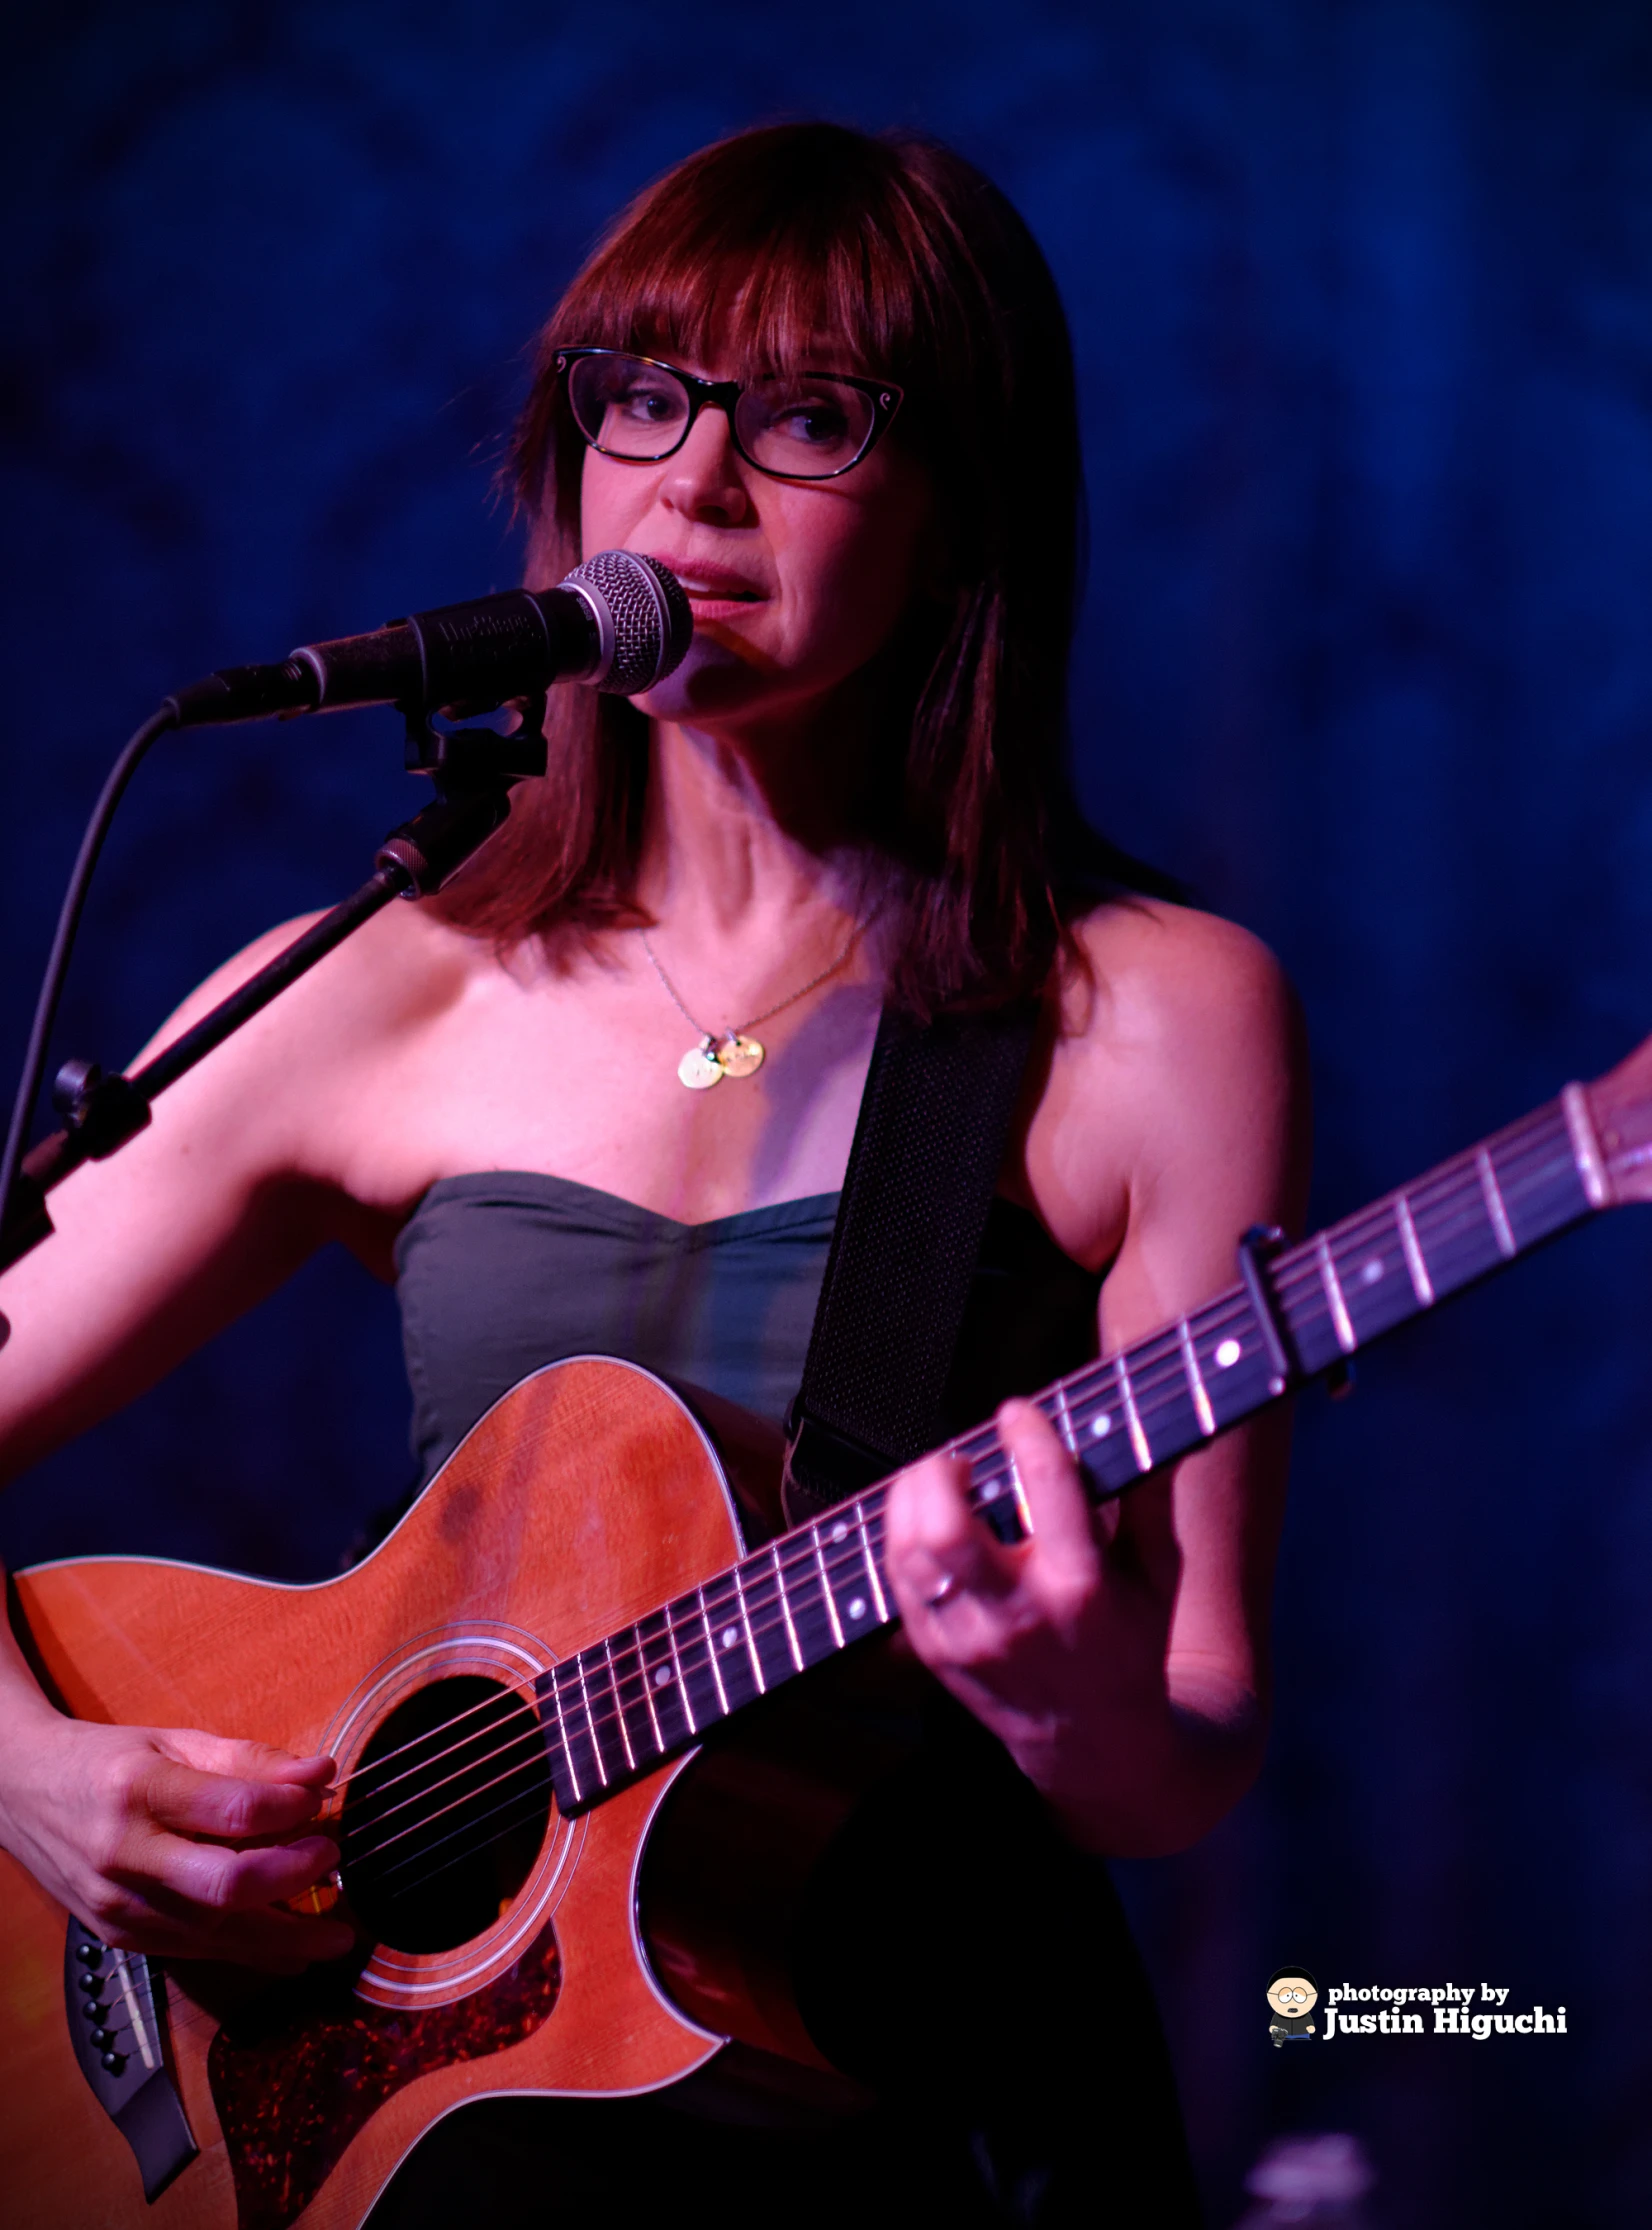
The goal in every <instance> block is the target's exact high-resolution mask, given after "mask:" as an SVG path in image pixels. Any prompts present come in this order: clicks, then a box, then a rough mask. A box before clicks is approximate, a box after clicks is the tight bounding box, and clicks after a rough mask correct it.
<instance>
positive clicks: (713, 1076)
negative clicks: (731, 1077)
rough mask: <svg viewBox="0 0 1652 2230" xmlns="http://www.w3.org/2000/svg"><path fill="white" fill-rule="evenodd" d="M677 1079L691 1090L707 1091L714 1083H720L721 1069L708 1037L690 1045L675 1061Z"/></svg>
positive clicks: (721, 1079) (721, 1078) (721, 1077)
mask: <svg viewBox="0 0 1652 2230" xmlns="http://www.w3.org/2000/svg"><path fill="white" fill-rule="evenodd" d="M677 1081H678V1083H679V1084H686V1085H687V1086H688V1088H689V1090H690V1091H691V1092H709V1091H710V1089H711V1087H712V1086H713V1085H714V1084H721V1083H722V1081H723V1071H722V1067H721V1064H720V1063H719V1062H718V1059H717V1056H716V1054H715V1053H714V1052H713V1050H712V1045H711V1040H710V1038H702V1039H701V1040H700V1042H699V1044H698V1045H691V1046H690V1047H689V1049H688V1051H687V1052H686V1053H685V1054H684V1055H683V1057H682V1059H681V1060H680V1061H679V1062H678V1063H677Z"/></svg>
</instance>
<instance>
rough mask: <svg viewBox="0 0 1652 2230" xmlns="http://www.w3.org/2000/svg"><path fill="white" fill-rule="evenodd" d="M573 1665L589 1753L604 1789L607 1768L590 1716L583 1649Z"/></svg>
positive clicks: (594, 1725)
mask: <svg viewBox="0 0 1652 2230" xmlns="http://www.w3.org/2000/svg"><path fill="white" fill-rule="evenodd" d="M574 1664H575V1667H576V1668H577V1670H578V1673H579V1696H580V1702H581V1703H582V1704H583V1705H584V1707H585V1724H586V1725H587V1726H588V1727H589V1728H590V1730H591V1752H592V1755H593V1756H594V1757H595V1759H596V1761H597V1779H598V1780H599V1781H600V1782H601V1783H602V1785H603V1787H604V1788H606V1787H607V1786H608V1767H607V1763H606V1761H605V1759H604V1758H603V1755H602V1744H601V1743H600V1742H599V1741H598V1740H597V1723H596V1721H595V1719H593V1718H592V1716H591V1691H590V1689H589V1688H588V1687H587V1686H586V1683H585V1652H584V1650H583V1649H582V1650H580V1652H579V1653H578V1655H577V1656H576V1657H575V1659H574Z"/></svg>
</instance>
